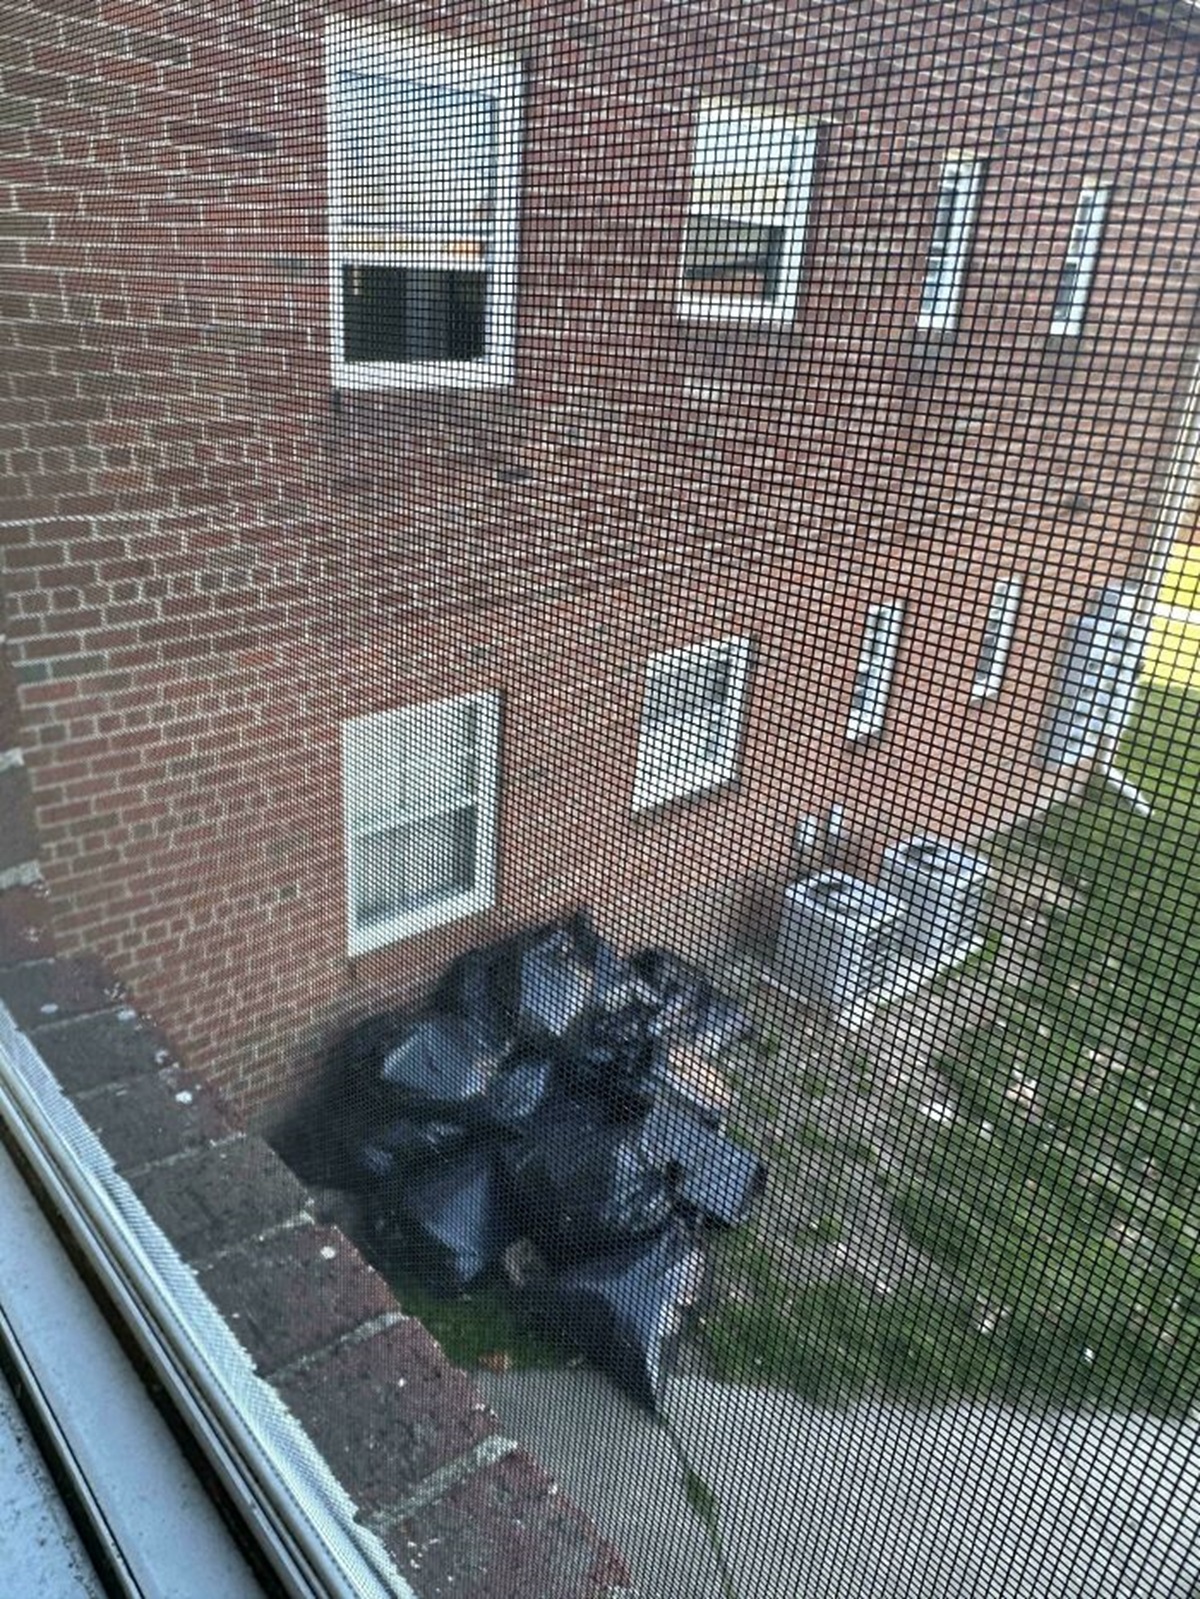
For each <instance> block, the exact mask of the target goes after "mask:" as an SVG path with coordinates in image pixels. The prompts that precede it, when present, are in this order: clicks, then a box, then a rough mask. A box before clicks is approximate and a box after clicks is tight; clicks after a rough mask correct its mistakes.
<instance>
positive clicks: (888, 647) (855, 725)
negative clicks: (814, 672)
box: [846, 605, 904, 742]
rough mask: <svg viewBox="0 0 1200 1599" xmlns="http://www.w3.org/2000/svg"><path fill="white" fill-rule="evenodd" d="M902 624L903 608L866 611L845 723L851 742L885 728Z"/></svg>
mask: <svg viewBox="0 0 1200 1599" xmlns="http://www.w3.org/2000/svg"><path fill="white" fill-rule="evenodd" d="M903 621H904V606H903V605H873V606H872V607H871V609H870V610H869V611H868V612H867V620H866V625H865V626H864V628H863V636H862V644H861V645H860V647H859V652H858V665H857V667H856V668H855V672H854V687H853V688H852V690H851V692H850V715H849V717H848V718H847V720H846V737H847V738H848V739H849V740H850V741H851V742H853V741H854V740H855V739H860V738H868V737H869V736H870V735H871V734H872V733H878V732H879V730H880V728H881V727H882V726H883V722H884V718H885V716H886V715H887V703H888V695H889V693H890V692H891V687H892V675H893V673H894V672H895V668H896V651H897V650H898V648H899V645H900V628H901V626H902V624H903Z"/></svg>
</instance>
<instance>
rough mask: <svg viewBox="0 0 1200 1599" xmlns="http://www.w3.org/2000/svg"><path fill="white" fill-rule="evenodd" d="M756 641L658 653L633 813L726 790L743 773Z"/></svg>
mask: <svg viewBox="0 0 1200 1599" xmlns="http://www.w3.org/2000/svg"><path fill="white" fill-rule="evenodd" d="M749 662H750V641H749V639H725V640H722V642H721V643H719V644H702V645H699V646H697V647H696V648H693V649H686V650H673V651H672V652H671V653H670V654H667V655H654V656H651V658H650V660H649V661H648V662H647V664H646V687H645V693H644V696H643V699H642V721H641V727H640V729H639V732H638V754H637V775H636V777H635V779H634V791H633V808H634V810H649V809H650V808H651V807H652V806H655V805H662V804H665V802H666V801H667V800H672V799H678V798H680V797H681V796H682V795H685V794H698V793H702V792H704V791H705V790H707V789H711V788H719V787H720V786H721V785H722V784H723V783H728V782H730V781H732V779H733V778H734V777H735V776H736V775H737V763H738V741H739V737H740V733H741V714H742V700H743V697H744V695H745V686H746V672H747V668H748V666H749Z"/></svg>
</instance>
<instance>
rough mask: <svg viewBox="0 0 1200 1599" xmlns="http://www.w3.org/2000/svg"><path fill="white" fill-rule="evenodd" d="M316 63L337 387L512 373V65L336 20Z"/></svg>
mask: <svg viewBox="0 0 1200 1599" xmlns="http://www.w3.org/2000/svg"><path fill="white" fill-rule="evenodd" d="M326 71H327V78H326V84H327V100H328V132H329V232H330V241H329V242H330V248H329V262H330V296H331V304H332V334H333V381H334V383H335V385H336V386H338V387H341V388H381V387H428V386H433V385H441V384H449V385H475V384H503V383H508V382H511V380H512V374H513V366H514V351H515V344H516V300H517V218H518V206H519V200H520V140H521V72H520V68H519V66H518V65H517V64H516V63H515V62H512V61H509V60H507V59H505V58H503V57H499V56H493V55H489V54H484V53H482V52H479V51H476V50H473V49H468V48H467V47H466V46H464V45H461V44H459V43H457V42H455V41H451V40H437V39H430V38H421V39H415V38H411V37H409V36H407V35H391V34H385V33H381V32H379V31H377V30H375V29H371V28H366V27H363V26H361V25H357V24H353V23H350V22H348V21H347V20H346V19H344V18H339V19H334V20H332V21H331V22H330V23H329V24H328V31H327V35H326Z"/></svg>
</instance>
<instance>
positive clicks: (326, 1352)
mask: <svg viewBox="0 0 1200 1599" xmlns="http://www.w3.org/2000/svg"><path fill="white" fill-rule="evenodd" d="M235 1247H240V1246H235ZM225 1253H226V1254H229V1253H231V1251H229V1250H226V1251H225ZM219 1258H220V1257H219V1256H217V1255H212V1256H210V1257H209V1259H208V1260H206V1261H205V1263H204V1264H205V1265H206V1266H207V1265H209V1264H210V1262H211V1261H214V1260H217V1259H219ZM411 1319H412V1318H411V1317H410V1316H406V1315H405V1314H404V1312H403V1311H402V1310H385V1311H383V1312H382V1314H381V1315H378V1316H372V1317H370V1319H369V1320H367V1321H364V1322H360V1323H359V1325H358V1326H357V1327H352V1328H351V1329H350V1331H349V1332H345V1333H340V1334H339V1335H338V1336H337V1337H336V1338H335V1339H334V1340H333V1342H332V1343H329V1344H322V1345H321V1347H320V1348H319V1349H310V1350H309V1351H308V1353H307V1354H304V1355H298V1356H297V1357H296V1359H295V1360H289V1361H288V1362H287V1364H286V1365H284V1366H275V1367H274V1368H272V1370H271V1372H270V1375H269V1377H268V1381H270V1382H272V1383H280V1382H288V1381H290V1380H291V1378H292V1377H295V1376H297V1375H298V1374H299V1373H300V1372H302V1371H308V1370H309V1368H310V1367H312V1366H319V1365H320V1364H321V1363H322V1361H325V1360H328V1359H329V1358H330V1356H331V1355H333V1354H335V1353H336V1352H337V1351H338V1350H339V1349H345V1348H347V1347H350V1346H352V1345H354V1344H363V1343H366V1341H367V1339H368V1338H374V1337H375V1335H376V1333H381V1332H386V1331H387V1330H388V1328H389V1327H395V1326H397V1325H398V1323H400V1322H402V1321H411Z"/></svg>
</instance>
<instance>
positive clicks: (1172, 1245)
mask: <svg viewBox="0 0 1200 1599" xmlns="http://www.w3.org/2000/svg"><path fill="white" fill-rule="evenodd" d="M1198 727H1200V697H1198V696H1196V695H1192V694H1189V693H1187V692H1183V691H1180V690H1178V689H1170V688H1162V687H1158V686H1150V687H1148V688H1147V689H1145V690H1144V691H1143V694H1142V698H1141V701H1140V704H1139V708H1138V711H1137V713H1136V715H1135V717H1134V719H1133V722H1132V724H1131V727H1130V730H1129V733H1128V736H1127V738H1126V740H1125V742H1124V747H1123V749H1122V755H1121V761H1122V766H1123V768H1124V770H1125V771H1126V772H1127V773H1128V775H1129V776H1130V778H1131V780H1132V781H1134V782H1135V783H1137V784H1139V786H1141V787H1142V788H1143V790H1144V791H1145V792H1146V793H1147V794H1148V795H1149V796H1150V797H1151V799H1152V800H1153V803H1154V810H1155V814H1154V816H1153V817H1152V818H1151V819H1149V820H1146V819H1143V818H1141V817H1139V816H1136V815H1135V814H1134V813H1133V812H1132V811H1131V810H1130V809H1129V807H1128V806H1127V805H1125V804H1123V803H1122V802H1121V801H1120V800H1119V799H1117V798H1116V797H1115V796H1112V795H1110V794H1108V793H1107V792H1104V791H1101V790H1099V789H1094V790H1092V791H1090V792H1089V793H1088V794H1087V795H1086V796H1085V797H1084V799H1083V800H1082V802H1081V803H1080V804H1078V805H1075V806H1071V807H1060V808H1059V809H1057V810H1055V811H1053V812H1052V813H1050V814H1049V815H1047V816H1045V817H1043V818H1041V819H1039V820H1038V821H1037V822H1036V823H1035V824H1031V825H1029V826H1027V827H1025V828H1024V829H1022V830H1020V831H1018V832H1014V833H1013V834H1012V835H1010V836H1009V837H1008V838H1007V839H1005V840H1003V841H1002V842H1001V844H1000V845H999V846H998V847H994V849H993V858H994V860H995V861H996V864H997V865H998V866H1002V867H1011V868H1012V869H1014V870H1016V871H1018V872H1020V871H1022V870H1025V871H1030V870H1033V871H1042V872H1047V873H1051V874H1054V875H1055V876H1056V877H1057V878H1058V879H1059V880H1061V881H1062V882H1064V883H1066V884H1068V885H1070V886H1072V887H1073V888H1074V889H1075V892H1074V894H1069V895H1067V896H1065V900H1066V902H1067V903H1066V908H1057V909H1051V910H1050V911H1049V912H1048V914H1049V916H1050V918H1051V923H1052V925H1051V929H1050V938H1049V940H1048V941H1047V946H1046V951H1045V953H1044V955H1043V957H1042V959H1041V962H1040V964H1039V965H1038V966H1037V967H1036V968H1034V970H1033V973H1032V975H1031V974H1030V973H1029V972H1028V971H1027V972H1026V973H1025V974H1024V975H1023V977H1022V979H1021V980H1020V981H1018V982H1015V983H1005V982H1004V981H1003V980H1002V977H1001V974H1000V971H999V969H998V967H997V965H996V964H995V948H994V945H993V946H992V960H993V964H992V967H991V969H990V970H988V969H987V968H986V967H984V966H977V967H976V968H975V970H974V971H973V972H972V973H970V974H969V976H964V979H963V980H964V981H968V980H969V981H972V982H974V983H975V984H976V985H978V984H979V982H980V981H981V979H982V980H983V981H984V982H985V983H986V984H987V989H988V995H989V999H990V1000H991V1001H992V1003H993V1007H994V1009H995V1010H996V1011H997V1013H998V1014H996V1015H995V1016H994V1017H993V1018H992V1019H990V1020H989V1021H988V1023H987V1024H986V1025H983V1026H981V1027H979V1028H978V1029H976V1030H970V1029H968V1030H967V1031H966V1032H964V1033H963V1034H962V1035H961V1036H960V1037H958V1039H957V1040H955V1041H954V1042H952V1043H951V1044H950V1045H949V1046H947V1047H946V1048H945V1049H944V1050H943V1051H942V1052H941V1053H939V1054H937V1055H936V1056H935V1057H934V1059H933V1062H932V1064H933V1066H934V1067H935V1068H936V1070H937V1072H938V1074H939V1075H940V1077H941V1079H942V1080H943V1081H944V1082H945V1083H946V1084H948V1086H949V1088H950V1090H951V1096H950V1097H951V1104H950V1106H949V1109H950V1112H951V1114H949V1115H948V1116H947V1117H946V1118H945V1120H944V1122H943V1123H942V1125H939V1126H938V1127H936V1128H935V1129H933V1130H932V1133H930V1130H929V1129H926V1130H925V1133H924V1134H923V1137H922V1141H921V1146H920V1147H921V1149H922V1150H923V1151H924V1152H926V1153H925V1157H924V1158H923V1159H922V1160H921V1161H920V1162H919V1163H917V1164H914V1163H912V1162H911V1161H908V1160H906V1159H905V1158H904V1151H903V1150H902V1149H899V1150H896V1151H894V1154H895V1155H896V1156H897V1157H898V1158H896V1159H894V1160H889V1161H888V1162H887V1163H886V1166H885V1167H883V1168H882V1169H878V1170H877V1176H878V1178H879V1180H880V1181H881V1182H882V1183H883V1185H884V1186H885V1187H886V1190H887V1192H888V1195H889V1196H890V1200H891V1206H892V1214H893V1217H894V1218H895V1220H896V1221H897V1222H898V1223H899V1225H900V1227H901V1228H902V1229H903V1232H904V1234H905V1235H906V1237H907V1238H908V1239H910V1240H911V1241H912V1243H913V1244H914V1245H915V1246H916V1248H917V1249H918V1250H920V1251H921V1252H922V1253H923V1254H924V1255H925V1256H927V1257H928V1258H930V1259H931V1260H932V1261H933V1262H934V1263H935V1264H936V1266H937V1267H938V1268H940V1272H941V1273H942V1275H943V1280H944V1281H948V1282H949V1284H951V1285H952V1286H951V1291H950V1292H946V1291H945V1290H944V1289H943V1290H942V1291H939V1292H934V1291H933V1290H932V1289H931V1288H930V1287H928V1286H921V1285H918V1284H915V1283H914V1284H911V1285H910V1284H903V1285H901V1286H900V1287H899V1288H898V1289H895V1290H893V1291H890V1292H887V1293H881V1292H879V1291H877V1290H876V1289H873V1288H872V1287H870V1286H868V1285H867V1284H865V1283H863V1282H861V1281H860V1280H856V1279H854V1278H852V1277H850V1276H849V1275H842V1276H840V1277H839V1278H837V1279H835V1280H831V1281H824V1282H809V1283H805V1284H803V1285H800V1286H798V1285H797V1280H796V1278H795V1276H794V1274H793V1273H792V1271H791V1270H790V1269H789V1264H788V1258H787V1255H786V1254H785V1253H781V1252H780V1251H779V1250H778V1249H777V1248H776V1247H775V1241H774V1240H772V1239H771V1238H770V1237H768V1236H764V1235H763V1234H762V1233H761V1232H760V1231H758V1230H756V1228H755V1226H754V1224H753V1222H752V1223H751V1225H750V1227H749V1228H748V1229H747V1230H746V1232H745V1234H744V1235H738V1236H736V1237H730V1238H728V1239H726V1240H724V1241H723V1242H722V1246H721V1248H720V1250H719V1251H718V1263H719V1268H720V1274H721V1276H722V1277H723V1279H724V1281H725V1285H726V1288H727V1290H728V1291H726V1292H719V1293H718V1295H717V1297H716V1299H715V1301H714V1303H713V1304H712V1306H711V1307H710V1308H709V1311H708V1313H707V1314H706V1316H705V1318H704V1322H705V1325H704V1327H703V1330H702V1342H703V1346H704V1348H705V1350H706V1351H707V1353H708V1355H709V1357H710V1359H711V1361H712V1364H713V1366H714V1368H715V1370H716V1372H717V1374H719V1375H721V1376H723V1377H727V1378H732V1379H737V1380H743V1381H746V1380H749V1381H754V1382H760V1383H761V1382H770V1383H775V1384H778V1385H780V1386H783V1387H787V1388H789V1389H791V1390H793V1391H795V1392H797V1393H799V1394H801V1395H804V1396H806V1397H809V1398H812V1399H815V1400H820V1401H823V1402H826V1403H836V1402H838V1401H840V1400H847V1401H848V1400H850V1399H853V1398H855V1397H856V1396H859V1395H862V1394H874V1395H878V1396H883V1395H889V1396H891V1397H894V1398H901V1399H906V1400H909V1401H916V1402H932V1401H936V1400H942V1399H948V1398H951V1397H954V1396H956V1395H962V1396H968V1397H972V1398H990V1399H993V1400H999V1401H1002V1402H1003V1401H1007V1402H1011V1403H1028V1402H1050V1403H1058V1404H1068V1405H1072V1406H1081V1407H1089V1406H1106V1407H1109V1408H1114V1409H1131V1410H1146V1411H1152V1412H1162V1413H1184V1412H1186V1411H1187V1410H1188V1409H1189V1408H1190V1407H1191V1406H1193V1405H1194V1404H1195V1402H1196V1397H1197V1385H1198V1383H1200V1350H1198V1348H1197V1344H1198V1341H1200V1198H1198V1195H1200V742H1198V741H1197V738H1196V730H1197V728H1198ZM914 1003H920V1000H919V999H918V1000H917V1001H915V1002H914ZM762 1064H763V1066H764V1068H768V1067H769V1061H767V1060H766V1059H765V1058H764V1060H763V1062H762ZM757 1092H758V1093H759V1095H760V1097H761V1096H762V1095H763V1093H764V1092H765V1091H764V1089H763V1088H762V1085H761V1083H760V1084H759V1085H758V1088H757ZM776 1092H777V1094H779V1093H780V1090H779V1088H778V1086H777V1089H776ZM783 1092H786V1090H783ZM792 1092H793V1093H795V1090H794V1089H792ZM771 1108H772V1107H771V1106H770V1105H768V1106H767V1109H768V1111H769V1110H770V1109H771ZM803 1132H804V1129H803V1128H802V1135H803ZM930 1137H931V1138H932V1142H930V1141H929V1140H930ZM797 1142H808V1143H809V1144H810V1145H821V1144H824V1145H825V1146H828V1145H829V1143H830V1137H829V1130H828V1122H827V1121H826V1123H825V1124H824V1131H823V1132H821V1133H820V1134H818V1137H817V1138H816V1139H815V1140H809V1139H805V1138H804V1137H803V1136H802V1137H801V1139H800V1140H797ZM839 1142H841V1143H842V1144H843V1152H844V1154H845V1157H846V1159H847V1160H848V1161H854V1162H858V1163H861V1162H863V1160H864V1158H865V1157H864V1148H863V1142H862V1140H861V1138H859V1137H858V1136H857V1135H856V1131H855V1129H854V1127H853V1126H852V1125H851V1124H850V1122H849V1121H848V1120H847V1121H846V1122H845V1126H844V1138H839V1137H838V1135H837V1134H835V1136H834V1138H833V1143H835V1144H837V1143H839ZM792 1153H793V1155H796V1154H798V1153H800V1152H798V1151H793V1152H792ZM781 1155H782V1158H781ZM800 1164H801V1163H800V1162H799V1161H797V1164H796V1166H795V1167H794V1170H795V1171H796V1175H797V1180H799V1171H800ZM790 1166H792V1161H791V1160H789V1158H788V1152H787V1151H782V1152H781V1151H779V1150H778V1149H776V1150H774V1151H772V1180H773V1182H776V1183H779V1182H787V1181H788V1179H789V1167H790ZM830 1227H831V1223H830V1222H829V1221H828V1220H822V1219H821V1218H820V1216H819V1215H818V1216H817V1217H816V1219H815V1221H814V1223H813V1226H812V1232H813V1235H814V1236H813V1238H812V1240H811V1242H812V1244H813V1246H814V1247H815V1246H816V1244H817V1243H818V1242H819V1239H820V1233H821V1231H822V1229H825V1230H828V1229H829V1228H830Z"/></svg>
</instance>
